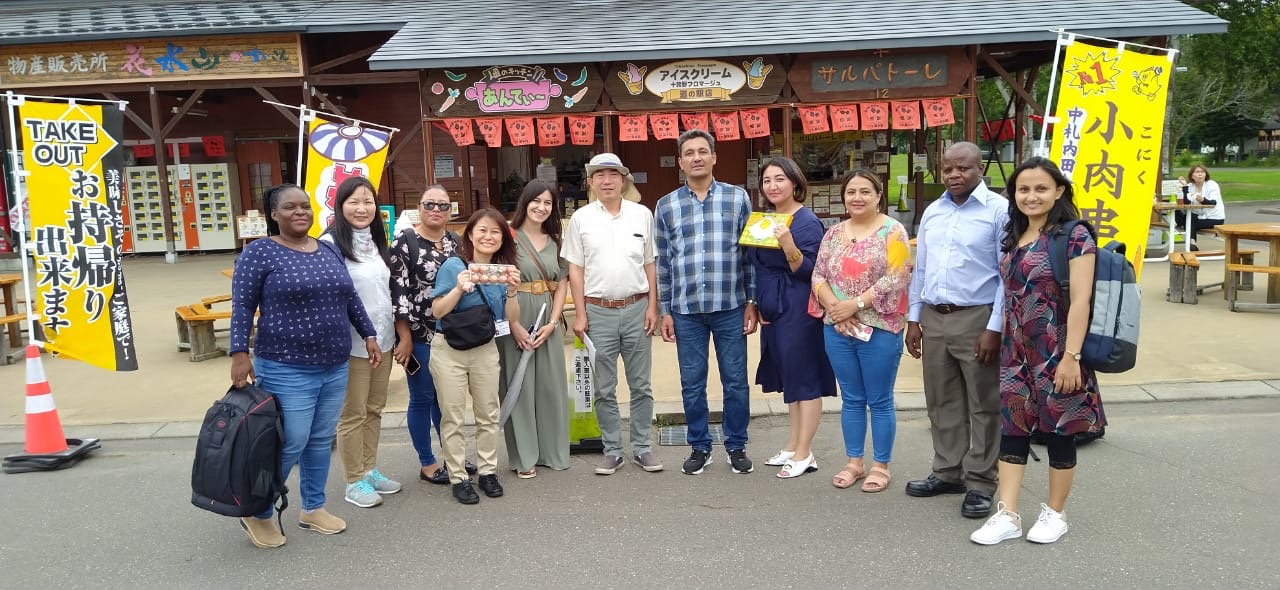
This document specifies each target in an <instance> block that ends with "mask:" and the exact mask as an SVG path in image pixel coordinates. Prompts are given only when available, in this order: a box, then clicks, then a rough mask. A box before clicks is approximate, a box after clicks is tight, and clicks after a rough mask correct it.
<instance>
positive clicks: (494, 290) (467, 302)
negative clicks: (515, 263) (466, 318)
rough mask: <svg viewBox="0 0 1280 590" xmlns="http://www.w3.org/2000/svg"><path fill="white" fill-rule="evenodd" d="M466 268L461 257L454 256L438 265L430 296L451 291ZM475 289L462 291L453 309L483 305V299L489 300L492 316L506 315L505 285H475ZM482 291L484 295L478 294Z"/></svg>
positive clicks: (500, 316)
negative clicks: (438, 268) (433, 289)
mask: <svg viewBox="0 0 1280 590" xmlns="http://www.w3.org/2000/svg"><path fill="white" fill-rule="evenodd" d="M464 270H467V263H465V262H463V261H462V259H461V258H458V257H457V256H454V257H452V258H450V259H448V260H446V261H445V262H444V264H442V265H440V270H438V271H436V288H435V291H433V292H432V293H431V296H432V297H439V296H441V295H444V294H445V293H448V292H449V291H452V290H453V288H454V287H456V286H457V285H458V275H460V274H462V271H464ZM476 287H477V288H476V289H475V290H472V291H471V292H470V293H463V294H462V298H461V299H459V300H458V305H456V306H454V308H453V311H462V310H464V309H468V308H472V307H476V306H479V305H484V303H485V300H486V299H487V300H488V301H489V309H490V310H492V311H493V317H494V318H497V319H502V318H504V317H506V314H507V312H506V299H507V286H506V285H476ZM481 290H483V291H484V297H483V298H482V297H481V296H480V291H481Z"/></svg>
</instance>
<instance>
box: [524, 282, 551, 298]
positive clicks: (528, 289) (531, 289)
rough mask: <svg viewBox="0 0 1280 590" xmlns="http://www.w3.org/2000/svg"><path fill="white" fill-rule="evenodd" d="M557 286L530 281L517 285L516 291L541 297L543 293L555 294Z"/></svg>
mask: <svg viewBox="0 0 1280 590" xmlns="http://www.w3.org/2000/svg"><path fill="white" fill-rule="evenodd" d="M557 286H559V285H558V283H552V282H551V281H530V282H528V283H520V284H519V285H517V286H516V291H519V292H521V293H533V294H534V295H541V294H543V293H555V292H556V287H557Z"/></svg>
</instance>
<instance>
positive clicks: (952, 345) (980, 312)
mask: <svg viewBox="0 0 1280 590" xmlns="http://www.w3.org/2000/svg"><path fill="white" fill-rule="evenodd" d="M990 317H991V306H990V305H981V306H978V307H975V308H972V309H965V310H961V311H957V312H953V313H949V314H941V313H938V312H936V311H934V310H933V308H931V307H929V306H928V305H926V306H925V307H924V309H923V310H922V311H921V312H920V329H921V330H923V331H924V342H923V344H922V345H921V361H922V362H923V365H924V400H925V405H926V406H927V408H928V413H929V424H930V426H931V428H930V432H931V433H932V434H933V473H934V474H936V475H937V476H938V478H940V479H942V480H943V481H947V482H952V483H964V484H965V485H967V486H968V487H969V489H971V490H978V491H982V492H986V493H994V492H995V489H996V457H997V455H998V454H999V450H1000V362H999V360H998V359H997V361H996V362H994V363H992V364H990V365H988V366H982V365H980V364H978V361H977V359H975V358H974V353H975V351H976V348H977V346H976V345H977V341H978V336H979V335H981V334H982V332H983V331H984V330H986V329H987V320H988V319H990Z"/></svg>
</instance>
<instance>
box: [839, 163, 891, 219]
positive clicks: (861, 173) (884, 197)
mask: <svg viewBox="0 0 1280 590" xmlns="http://www.w3.org/2000/svg"><path fill="white" fill-rule="evenodd" d="M855 178H865V179H867V180H868V181H870V182H871V188H873V189H875V191H876V194H877V195H880V200H879V201H878V202H877V205H876V209H877V210H878V211H880V212H881V213H888V212H889V195H888V194H887V193H885V190H884V182H882V181H881V180H880V175H879V174H876V173H875V172H872V171H871V170H868V169H866V168H855V169H854V170H853V171H852V172H850V173H848V174H846V175H844V179H843V180H841V181H840V202H841V203H843V202H844V192H845V191H846V190H849V183H850V182H853V179H855ZM848 213H849V212H848V211H845V214H846V215H848Z"/></svg>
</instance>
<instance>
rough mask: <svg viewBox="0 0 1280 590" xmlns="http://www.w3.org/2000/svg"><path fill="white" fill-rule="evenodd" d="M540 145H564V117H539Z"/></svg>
mask: <svg viewBox="0 0 1280 590" xmlns="http://www.w3.org/2000/svg"><path fill="white" fill-rule="evenodd" d="M538 145H540V146H543V147H554V146H557V145H564V117H539V118H538Z"/></svg>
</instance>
